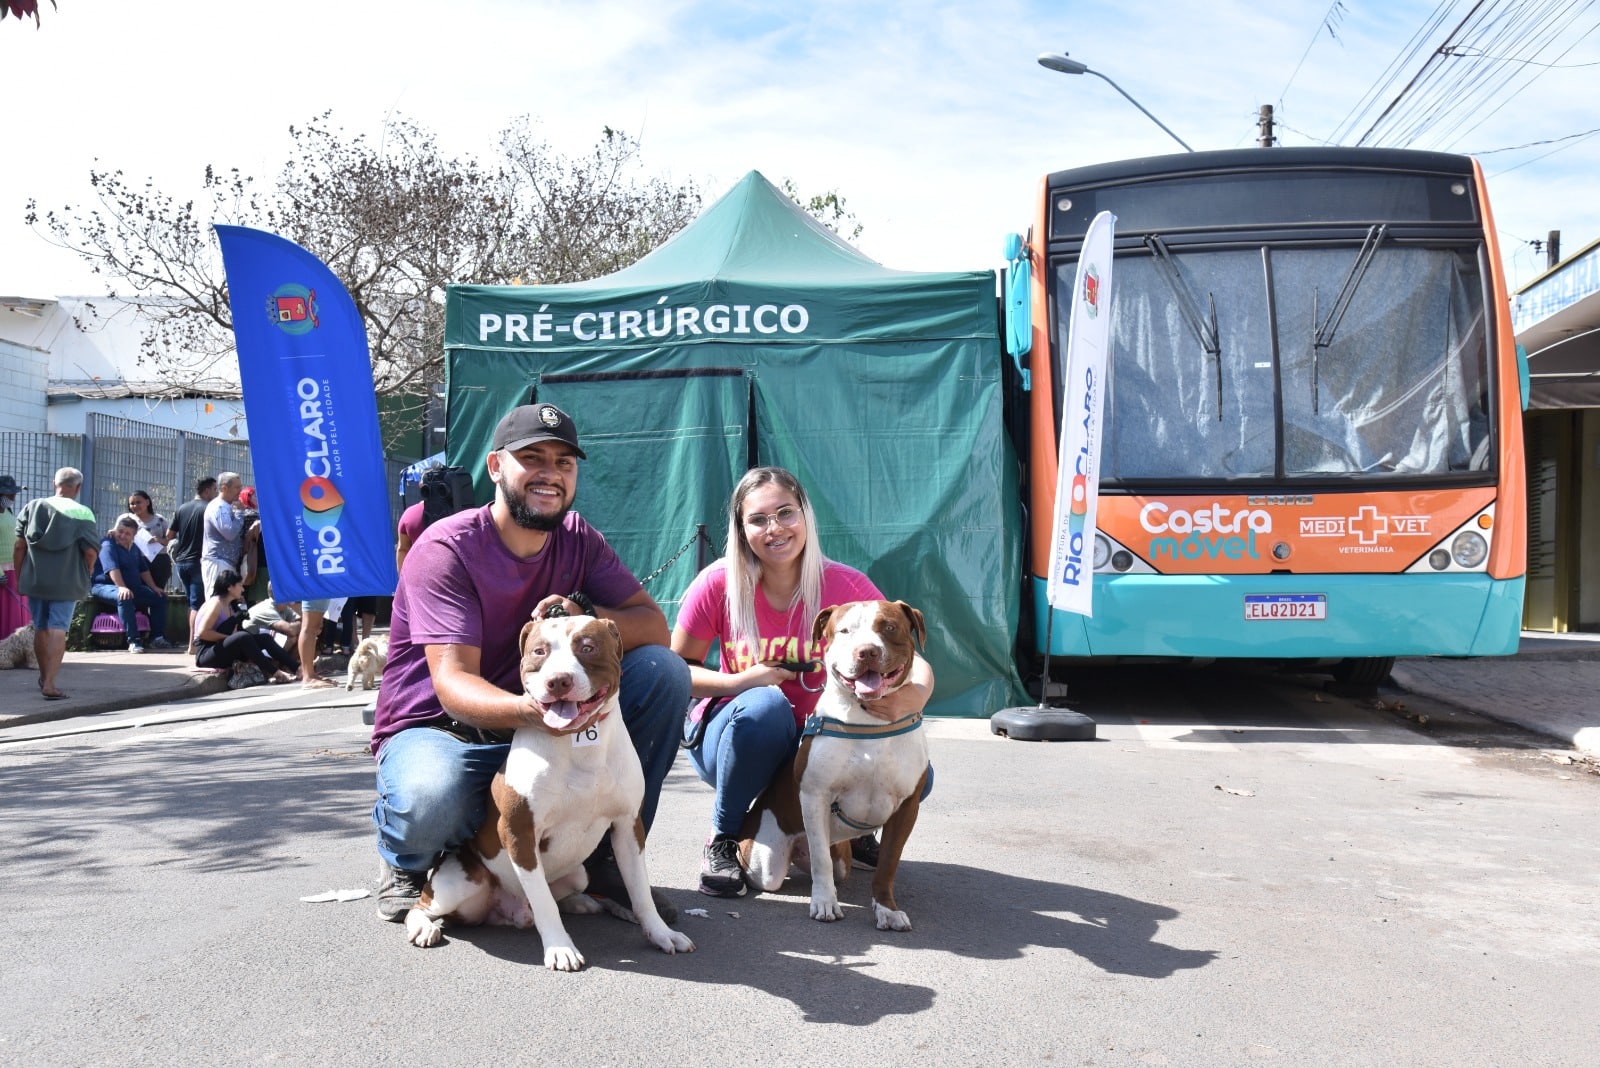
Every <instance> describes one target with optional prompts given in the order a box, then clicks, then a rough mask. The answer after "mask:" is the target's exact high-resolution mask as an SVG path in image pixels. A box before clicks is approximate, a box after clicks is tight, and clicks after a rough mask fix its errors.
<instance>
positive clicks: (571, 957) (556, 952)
mask: <svg viewBox="0 0 1600 1068" xmlns="http://www.w3.org/2000/svg"><path fill="white" fill-rule="evenodd" d="M583 965H584V959H583V954H582V953H579V952H578V947H577V946H571V945H568V946H545V947H544V966H545V967H546V968H549V969H550V970H551V971H553V972H576V971H582V970H583Z"/></svg>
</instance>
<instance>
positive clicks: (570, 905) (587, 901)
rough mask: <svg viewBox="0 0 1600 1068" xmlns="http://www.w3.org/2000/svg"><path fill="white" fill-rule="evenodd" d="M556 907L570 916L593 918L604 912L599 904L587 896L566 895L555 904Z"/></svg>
mask: <svg viewBox="0 0 1600 1068" xmlns="http://www.w3.org/2000/svg"><path fill="white" fill-rule="evenodd" d="M556 907H557V908H558V909H560V910H561V911H562V912H565V913H567V914H568V915H571V916H593V915H595V914H597V913H601V912H604V911H605V906H604V905H602V904H600V902H598V901H596V900H595V899H594V898H592V897H590V896H589V895H588V894H581V893H580V894H568V895H567V896H566V897H564V898H562V899H561V900H560V901H557V902H556Z"/></svg>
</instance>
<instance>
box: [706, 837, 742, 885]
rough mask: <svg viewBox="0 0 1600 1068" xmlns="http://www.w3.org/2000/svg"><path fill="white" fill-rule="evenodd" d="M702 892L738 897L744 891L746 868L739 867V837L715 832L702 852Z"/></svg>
mask: <svg viewBox="0 0 1600 1068" xmlns="http://www.w3.org/2000/svg"><path fill="white" fill-rule="evenodd" d="M700 856H701V860H700V892H701V893H702V894H709V895H710V896H712V897H738V896H739V895H741V894H743V893H744V869H743V868H741V867H739V842H738V839H736V838H733V837H732V836H730V835H726V834H714V835H712V836H711V838H710V840H709V841H707V842H706V847H705V849H704V851H702V852H701V854H700Z"/></svg>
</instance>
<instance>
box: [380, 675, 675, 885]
mask: <svg viewBox="0 0 1600 1068" xmlns="http://www.w3.org/2000/svg"><path fill="white" fill-rule="evenodd" d="M621 704H622V721H623V723H624V724H625V725H626V726H627V728H628V736H629V737H630V738H632V739H633V747H634V749H635V751H637V752H638V754H639V764H640V766H641V767H642V768H643V769H644V805H643V807H642V809H641V810H640V818H641V819H642V820H643V822H644V826H645V830H647V831H648V830H649V829H650V824H651V823H652V822H654V820H655V815H656V804H657V802H658V801H659V800H660V799H661V784H662V783H663V782H664V781H665V780H666V777H667V772H668V771H669V770H671V768H672V762H673V760H674V759H675V758H676V757H677V755H678V738H679V737H680V735H681V734H682V730H683V711H684V709H685V708H686V707H687V706H688V704H689V667H688V665H687V664H685V663H684V662H683V658H682V657H680V656H678V655H677V654H675V653H673V652H672V650H670V649H667V648H666V647H664V646H660V645H644V646H640V647H639V648H637V649H631V650H629V651H628V652H627V653H625V654H624V655H623V657H622V686H621ZM510 748H511V747H510V746H509V745H476V744H474V743H472V742H464V741H462V740H461V739H459V738H457V737H455V736H454V735H452V734H446V733H445V732H444V731H441V730H434V729H433V728H431V727H412V728H410V729H409V730H403V731H401V732H400V733H399V734H396V735H394V736H393V737H392V738H390V739H389V740H388V741H386V742H384V743H383V747H382V749H380V750H379V752H378V800H377V803H376V804H374V805H373V806H372V822H373V824H374V826H375V827H376V828H377V832H378V855H379V856H381V857H382V858H383V859H384V862H385V863H387V864H388V865H389V866H390V867H393V868H402V869H405V870H407V871H427V870H428V869H430V868H432V867H433V866H434V865H435V864H436V863H437V862H438V860H439V857H440V855H441V854H443V853H445V852H446V851H448V850H451V849H454V848H456V847H457V846H459V845H460V844H461V843H462V842H465V841H466V840H467V839H468V838H470V837H472V835H473V834H474V833H475V832H476V831H477V829H478V826H479V825H480V824H481V823H482V822H483V813H484V800H485V798H487V797H488V794H489V784H490V783H491V782H492V781H493V780H494V775H495V772H497V771H499V770H500V768H501V766H502V765H503V764H505V762H506V753H507V752H508V751H509V750H510Z"/></svg>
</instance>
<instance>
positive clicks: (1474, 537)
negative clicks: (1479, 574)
mask: <svg viewBox="0 0 1600 1068" xmlns="http://www.w3.org/2000/svg"><path fill="white" fill-rule="evenodd" d="M1450 554H1451V555H1452V556H1454V557H1455V558H1456V565H1457V566H1458V567H1466V568H1473V567H1478V566H1479V565H1481V564H1482V563H1483V562H1484V561H1485V560H1487V559H1488V558H1489V543H1488V542H1487V541H1485V540H1484V537H1483V535H1482V534H1479V533H1478V532H1477V531H1475V530H1464V531H1462V532H1461V533H1460V534H1457V535H1456V539H1455V541H1452V542H1451V543H1450Z"/></svg>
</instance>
